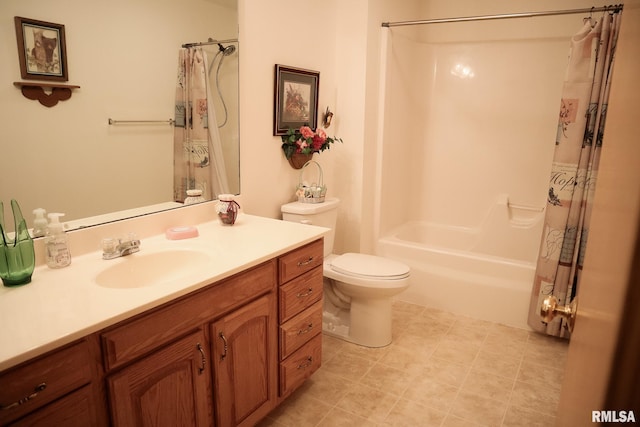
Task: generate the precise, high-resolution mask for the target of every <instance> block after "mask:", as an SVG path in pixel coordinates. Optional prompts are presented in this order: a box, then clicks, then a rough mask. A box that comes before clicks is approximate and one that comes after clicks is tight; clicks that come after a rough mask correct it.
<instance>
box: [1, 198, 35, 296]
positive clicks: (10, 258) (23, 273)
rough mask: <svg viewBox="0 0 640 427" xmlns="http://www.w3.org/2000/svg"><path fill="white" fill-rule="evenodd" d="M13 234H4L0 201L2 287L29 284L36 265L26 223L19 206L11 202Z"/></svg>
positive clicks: (2, 211)
mask: <svg viewBox="0 0 640 427" xmlns="http://www.w3.org/2000/svg"><path fill="white" fill-rule="evenodd" d="M11 208H12V210H13V218H14V223H15V233H14V234H13V235H12V234H10V233H7V232H6V228H5V225H4V206H3V204H2V201H0V236H1V237H2V239H1V241H0V278H2V284H3V285H4V286H18V285H24V284H27V283H29V282H31V275H32V274H33V269H34V267H35V264H36V256H35V251H34V248H33V240H32V239H31V236H30V235H29V230H28V229H27V223H26V221H25V220H24V218H23V217H22V212H21V211H20V206H18V202H16V201H15V200H11Z"/></svg>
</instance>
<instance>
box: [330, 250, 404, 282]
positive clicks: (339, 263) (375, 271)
mask: <svg viewBox="0 0 640 427" xmlns="http://www.w3.org/2000/svg"><path fill="white" fill-rule="evenodd" d="M331 268H333V269H334V270H335V271H337V272H339V273H342V274H346V275H349V276H359V277H365V278H370V279H373V278H384V279H402V278H405V277H407V276H409V267H408V266H406V265H405V264H403V263H401V262H397V261H393V260H390V259H387V258H382V257H379V256H375V255H366V254H356V253H346V254H344V255H340V256H338V257H336V258H335V259H333V260H331Z"/></svg>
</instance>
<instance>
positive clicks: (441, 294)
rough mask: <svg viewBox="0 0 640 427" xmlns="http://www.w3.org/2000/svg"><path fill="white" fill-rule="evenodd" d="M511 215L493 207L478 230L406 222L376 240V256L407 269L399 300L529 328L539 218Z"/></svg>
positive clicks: (539, 229) (540, 215) (535, 215)
mask: <svg viewBox="0 0 640 427" xmlns="http://www.w3.org/2000/svg"><path fill="white" fill-rule="evenodd" d="M510 211H511V210H510V209H508V206H507V207H504V206H503V207H500V206H498V205H496V208H495V209H494V210H493V211H492V212H491V213H490V215H488V217H487V219H486V220H485V221H484V222H483V224H481V226H478V227H456V226H450V225H441V224H434V223H429V222H426V221H412V222H407V223H405V224H402V225H401V226H399V227H397V228H395V229H393V230H392V231H391V232H389V233H387V234H386V235H385V236H383V237H382V238H380V239H379V240H378V245H377V253H378V255H381V256H385V257H388V258H391V259H395V260H398V261H402V262H404V263H405V264H407V265H409V267H411V282H410V286H409V289H407V290H406V291H405V292H403V293H402V294H400V295H399V296H398V297H397V299H399V300H401V301H406V302H410V303H415V304H420V305H424V306H427V307H434V308H438V309H442V310H446V311H450V312H453V313H456V314H461V315H465V316H469V317H474V318H478V319H483V320H489V321H493V322H498V323H502V324H505V325H509V326H515V327H520V328H525V329H529V327H528V326H527V315H528V314H527V313H528V310H529V298H530V294H531V288H532V285H533V281H534V274H535V268H536V259H537V254H538V248H539V243H540V235H541V232H542V222H543V221H542V219H543V213H542V211H540V212H537V213H536V212H533V213H527V214H528V215H529V216H528V217H526V218H525V217H516V218H514V217H513V216H512V215H511V214H512V212H510Z"/></svg>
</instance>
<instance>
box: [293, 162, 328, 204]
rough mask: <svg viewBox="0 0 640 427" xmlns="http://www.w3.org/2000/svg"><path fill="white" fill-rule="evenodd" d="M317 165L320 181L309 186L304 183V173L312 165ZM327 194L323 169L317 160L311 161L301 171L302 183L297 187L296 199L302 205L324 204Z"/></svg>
mask: <svg viewBox="0 0 640 427" xmlns="http://www.w3.org/2000/svg"><path fill="white" fill-rule="evenodd" d="M312 163H313V164H315V165H316V166H317V167H318V180H317V181H315V182H312V183H311V184H307V183H305V182H304V179H303V178H304V171H305V169H307V167H308V166H309V165H311V164H312ZM325 194H327V186H326V185H324V182H323V179H322V168H321V167H320V165H319V164H318V162H316V161H315V160H309V161H308V162H307V163H305V164H304V165H303V166H302V168H301V169H300V182H298V186H297V187H296V197H297V198H298V201H299V202H302V203H322V202H324V196H325Z"/></svg>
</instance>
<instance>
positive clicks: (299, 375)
mask: <svg viewBox="0 0 640 427" xmlns="http://www.w3.org/2000/svg"><path fill="white" fill-rule="evenodd" d="M321 363H322V334H318V335H316V336H315V337H313V338H312V339H311V340H310V341H309V342H308V343H306V344H305V345H304V346H302V347H301V348H300V349H298V350H297V351H296V352H295V353H293V354H292V355H291V356H289V357H288V358H287V359H285V360H284V361H283V362H280V396H282V397H283V396H286V395H287V394H289V393H290V392H291V391H293V390H295V389H296V388H297V387H298V386H299V385H300V384H302V383H303V382H304V380H306V379H307V378H309V377H310V376H311V374H313V373H314V372H315V371H316V370H317V369H318V368H319V367H320V364H321Z"/></svg>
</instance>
